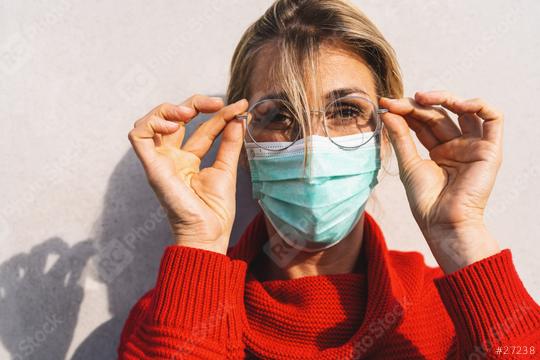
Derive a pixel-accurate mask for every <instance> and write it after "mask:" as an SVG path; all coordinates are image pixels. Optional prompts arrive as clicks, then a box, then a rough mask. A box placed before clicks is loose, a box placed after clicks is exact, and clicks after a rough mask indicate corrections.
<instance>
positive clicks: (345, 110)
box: [327, 104, 365, 120]
mask: <svg viewBox="0 0 540 360" xmlns="http://www.w3.org/2000/svg"><path fill="white" fill-rule="evenodd" d="M364 114H365V111H364V109H362V108H361V107H358V106H355V105H348V104H345V105H336V106H335V107H334V108H333V109H332V110H331V111H330V114H327V116H328V117H329V118H333V119H335V120H346V119H350V118H357V117H360V116H363V115H364Z"/></svg>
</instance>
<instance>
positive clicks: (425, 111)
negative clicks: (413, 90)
mask: <svg viewBox="0 0 540 360" xmlns="http://www.w3.org/2000/svg"><path fill="white" fill-rule="evenodd" d="M381 105H383V106H384V107H386V108H387V109H388V110H389V111H390V112H393V113H395V114H398V115H401V116H404V117H405V118H406V119H410V118H414V119H416V120H418V121H421V122H422V123H424V124H425V125H426V126H428V127H429V128H430V129H431V133H433V135H435V137H436V139H437V142H447V141H450V140H452V139H454V138H456V137H459V136H461V131H460V130H459V127H458V126H457V125H456V123H455V122H454V121H453V120H452V119H451V118H450V116H449V115H448V113H447V112H446V111H445V110H444V109H442V108H435V107H433V106H424V105H422V104H419V103H418V102H416V101H415V100H414V99H411V98H403V99H393V100H390V99H388V98H381Z"/></svg>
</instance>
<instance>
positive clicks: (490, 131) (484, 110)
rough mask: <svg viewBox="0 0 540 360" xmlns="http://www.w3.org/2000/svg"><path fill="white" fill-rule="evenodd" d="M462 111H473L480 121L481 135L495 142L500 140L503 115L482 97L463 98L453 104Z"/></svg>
mask: <svg viewBox="0 0 540 360" xmlns="http://www.w3.org/2000/svg"><path fill="white" fill-rule="evenodd" d="M455 106H456V107H457V108H459V109H460V111H462V112H464V113H474V114H476V115H477V116H478V117H480V119H482V120H483V122H482V137H483V138H484V139H485V140H488V141H491V142H493V143H495V144H500V143H501V142H502V136H503V122H504V115H503V114H502V113H501V112H500V111H498V110H495V109H494V108H492V107H491V106H489V105H488V104H486V102H485V101H484V100H482V99H478V98H474V99H469V100H463V101H460V102H458V103H457V104H456V105H455Z"/></svg>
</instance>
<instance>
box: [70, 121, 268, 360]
mask: <svg viewBox="0 0 540 360" xmlns="http://www.w3.org/2000/svg"><path fill="white" fill-rule="evenodd" d="M208 118H209V116H208V115H201V116H198V117H197V118H196V119H194V120H192V121H191V122H190V123H189V125H188V126H186V136H185V138H188V137H189V136H190V134H191V133H192V131H193V129H195V128H196V126H197V125H198V124H199V123H201V122H202V121H205V120H206V119H208ZM219 140H220V138H218V140H217V141H216V144H214V145H217V144H219ZM216 149H217V146H213V147H212V149H211V150H210V152H209V154H208V155H207V157H205V159H204V160H203V162H202V164H201V167H206V166H208V165H210V164H211V163H212V162H213V159H214V158H215V153H216ZM250 191H251V185H250V181H249V178H248V176H247V172H246V169H242V168H240V169H239V176H238V182H237V216H236V220H235V225H234V228H233V234H232V236H231V239H232V243H234V242H235V241H236V239H237V238H238V237H239V235H240V234H241V232H242V231H243V229H244V228H245V226H246V225H247V224H248V222H249V221H250V220H251V219H252V218H253V215H254V214H255V213H256V211H257V207H256V203H255V202H254V201H253V200H251V196H250V195H251V194H250ZM93 238H95V247H96V249H97V255H96V256H95V257H94V258H93V261H92V264H93V270H94V276H95V277H96V278H97V280H98V281H100V282H103V283H104V284H105V285H106V287H107V295H108V300H109V311H110V313H111V315H112V318H111V319H110V320H108V321H106V322H104V323H103V324H101V325H100V326H99V327H97V328H96V329H95V330H94V331H93V332H92V333H91V334H90V335H89V336H88V337H87V338H86V339H85V340H84V342H83V343H81V344H80V345H79V347H78V348H77V350H76V352H75V354H74V356H73V358H72V359H77V360H81V359H84V360H86V359H115V358H116V357H117V353H116V349H117V347H118V343H119V340H120V333H121V331H122V328H123V325H124V322H125V320H126V318H127V315H128V313H129V310H130V309H131V308H132V307H133V305H134V304H135V303H136V302H137V300H138V299H139V298H140V297H141V296H142V295H143V294H144V293H145V292H146V291H148V290H150V289H151V288H153V287H154V285H155V281H156V278H157V271H158V268H159V263H160V260H161V256H162V254H163V251H164V249H165V247H166V246H168V245H172V240H171V233H170V229H169V225H168V222H167V218H166V216H165V212H164V210H163V209H162V207H161V206H160V205H159V202H158V200H157V198H156V196H155V195H154V192H153V191H152V189H151V188H150V186H149V184H148V182H147V179H146V175H145V174H144V171H143V169H142V166H141V164H140V162H139V160H138V159H137V157H136V155H135V154H134V152H133V151H132V150H129V151H128V152H127V153H126V154H125V155H124V157H123V158H122V159H121V161H120V162H119V163H118V165H117V166H116V168H115V169H114V172H113V174H112V176H111V178H110V180H109V184H108V188H107V192H106V195H105V199H104V206H103V212H102V214H101V217H100V218H99V219H98V221H97V222H96V224H95V226H94V230H93Z"/></svg>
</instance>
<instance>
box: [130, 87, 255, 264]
mask: <svg viewBox="0 0 540 360" xmlns="http://www.w3.org/2000/svg"><path fill="white" fill-rule="evenodd" d="M247 108H248V101H247V100H246V99H242V100H240V101H238V102H236V103H233V104H230V105H227V106H224V105H223V100H221V99H220V98H211V97H208V96H204V95H193V96H191V97H190V98H188V99H187V100H186V101H184V102H183V103H182V104H181V105H174V104H168V103H165V104H162V105H159V106H158V107H156V108H155V109H153V110H152V111H150V112H149V113H148V114H147V115H145V116H144V117H142V118H141V119H139V120H137V121H136V122H135V124H134V129H133V130H131V131H130V133H129V136H128V137H129V140H130V142H131V144H132V145H133V148H134V150H135V153H136V154H137V156H138V157H139V159H140V160H141V162H142V164H143V167H144V169H145V171H146V175H147V177H148V181H149V183H150V185H151V186H152V188H153V189H154V191H155V193H156V195H157V196H158V199H159V201H160V203H161V204H162V206H163V207H164V208H165V210H166V211H167V216H168V218H169V222H170V225H171V229H172V232H173V236H174V238H175V241H176V244H177V245H183V246H190V247H195V248H200V249H205V250H210V251H215V252H219V253H222V254H225V253H226V252H227V247H228V245H229V237H230V234H231V230H232V225H233V221H234V217H235V211H236V204H235V193H236V169H237V164H238V158H239V156H240V151H241V149H242V144H243V136H244V128H243V123H242V120H235V115H237V114H241V113H243V112H245V111H246V110H247ZM200 112H202V113H214V112H217V113H216V114H215V115H214V116H212V118H210V119H209V120H207V121H206V122H204V123H203V124H202V125H201V126H199V127H198V128H197V130H196V131H195V132H194V133H193V134H192V135H191V136H190V137H189V139H187V141H186V142H185V144H184V145H183V146H182V140H183V138H184V134H185V123H187V122H189V121H190V120H191V119H193V118H194V117H195V116H196V115H197V114H198V113H200ZM220 133H222V134H223V136H222V139H221V144H220V147H219V149H218V151H217V155H216V160H215V162H214V164H213V165H212V166H211V167H208V168H205V169H202V170H200V164H201V159H202V158H203V157H204V156H205V154H206V153H207V152H208V150H209V149H210V147H211V145H212V143H213V142H214V140H215V139H216V137H217V136H218V135H219V134H220Z"/></svg>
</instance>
